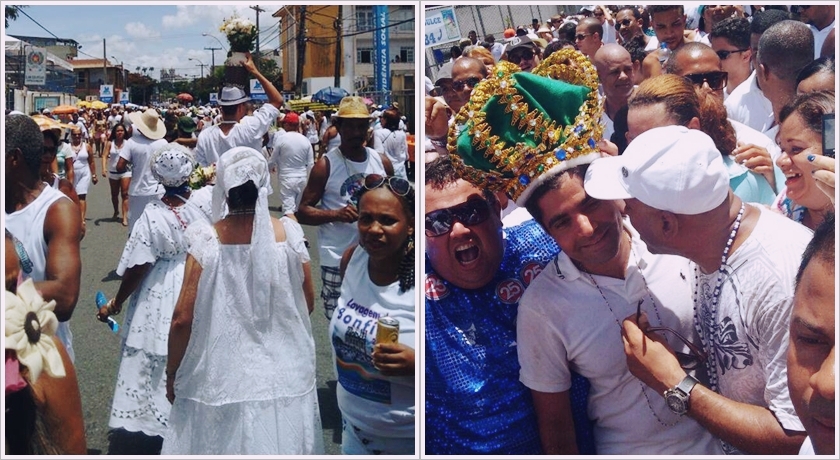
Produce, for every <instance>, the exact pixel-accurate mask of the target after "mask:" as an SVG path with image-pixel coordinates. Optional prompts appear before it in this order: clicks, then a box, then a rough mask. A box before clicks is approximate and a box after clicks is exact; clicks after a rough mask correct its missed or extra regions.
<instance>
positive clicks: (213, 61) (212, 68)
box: [204, 48, 221, 75]
mask: <svg viewBox="0 0 840 460" xmlns="http://www.w3.org/2000/svg"><path fill="white" fill-rule="evenodd" d="M204 49H206V50H210V54H211V56H212V57H211V58H210V75H213V74H214V73H215V72H216V51H217V50H220V49H221V48H204Z"/></svg>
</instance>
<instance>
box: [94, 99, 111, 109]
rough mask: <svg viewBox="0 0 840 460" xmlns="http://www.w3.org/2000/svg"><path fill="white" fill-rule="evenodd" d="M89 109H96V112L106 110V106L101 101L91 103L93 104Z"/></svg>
mask: <svg viewBox="0 0 840 460" xmlns="http://www.w3.org/2000/svg"><path fill="white" fill-rule="evenodd" d="M90 108H92V109H96V110H102V109H107V108H108V104H106V103H104V102H102V101H93V102H91V103H90Z"/></svg>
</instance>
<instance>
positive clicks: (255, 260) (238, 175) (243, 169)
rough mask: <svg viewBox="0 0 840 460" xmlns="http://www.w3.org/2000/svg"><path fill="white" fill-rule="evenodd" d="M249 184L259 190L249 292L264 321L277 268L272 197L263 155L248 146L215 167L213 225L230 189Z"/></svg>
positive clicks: (225, 155)
mask: <svg viewBox="0 0 840 460" xmlns="http://www.w3.org/2000/svg"><path fill="white" fill-rule="evenodd" d="M248 181H252V182H253V183H254V185H256V186H257V190H258V191H259V195H258V197H257V203H256V206H255V208H254V226H253V230H252V231H251V268H252V270H253V272H252V277H251V280H252V286H251V292H252V293H253V295H254V297H253V299H254V304H255V306H256V310H255V311H256V312H257V313H258V316H260V317H261V318H266V317H267V316H268V311H269V305H268V295H269V290H268V287H269V283H268V280H270V279H271V278H270V276H271V273H272V270H273V269H274V268H276V267H278V261H277V260H275V259H276V255H277V254H278V253H277V252H276V251H275V250H274V249H275V244H274V229H273V227H272V225H271V216H270V215H269V214H268V195H270V194H271V184H270V183H269V182H270V181H269V173H268V162H267V161H266V159H265V156H263V154H262V153H260V152H259V151H257V150H254V149H252V148H250V147H234V148H232V149H230V150H228V151H226V152H225V153H223V154H222V155H221V157H220V158H219V161H218V163H217V164H216V185H215V186H214V187H213V222H218V221H220V220H221V219H223V218H224V217H225V216H226V215H227V211H228V209H227V197H228V194H229V192H230V189H232V188H234V187H238V186H240V185H242V184H244V183H246V182H248Z"/></svg>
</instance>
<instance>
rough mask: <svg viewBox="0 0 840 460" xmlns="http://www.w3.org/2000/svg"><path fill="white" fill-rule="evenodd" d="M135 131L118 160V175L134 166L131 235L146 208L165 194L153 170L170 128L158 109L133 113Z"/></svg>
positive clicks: (132, 121) (130, 185) (131, 188)
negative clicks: (151, 166) (150, 163)
mask: <svg viewBox="0 0 840 460" xmlns="http://www.w3.org/2000/svg"><path fill="white" fill-rule="evenodd" d="M128 118H130V119H131V124H132V126H133V127H134V129H133V131H134V133H133V134H132V135H131V139H129V140H127V141H125V143H124V144H123V148H122V149H121V150H120V159H119V160H117V174H124V173H125V172H126V171H128V164H129V163H131V183H130V184H129V185H128V234H129V235H130V234H131V231H132V230H133V229H134V223H135V222H137V219H139V218H140V216H141V215H142V214H143V209H144V208H145V207H146V204H147V203H149V202H151V201H153V200H155V199H157V198H158V197H159V196H160V194H161V193H162V190H161V187H160V183H159V182H158V181H157V179H155V177H154V175H153V174H152V171H151V168H150V167H149V160H150V159H151V157H152V154H153V153H154V152H155V151H157V150H158V149H159V148H161V147H163V146H164V145H166V143H167V142H166V140H164V139H163V136H165V135H166V126H164V124H163V120H161V119H160V117H159V116H158V113H157V111H156V110H155V109H148V110H146V111H145V112H132V113H131V115H129V116H128Z"/></svg>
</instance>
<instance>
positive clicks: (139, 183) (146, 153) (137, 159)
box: [120, 130, 166, 196]
mask: <svg viewBox="0 0 840 460" xmlns="http://www.w3.org/2000/svg"><path fill="white" fill-rule="evenodd" d="M165 145H166V140H164V139H158V140H156V141H153V140H151V139H149V138H148V137H146V136H144V135H143V133H141V132H140V130H135V131H134V135H133V136H131V139H128V140H127V141H125V143H124V144H123V148H122V150H121V151H120V158H125V159H126V161H128V162H129V163H131V183H129V184H128V194H129V195H134V196H153V195H157V194H159V193H161V191H162V190H163V188H162V187H161V186H160V182H158V180H157V179H155V176H154V175H153V174H152V168H151V164H150V162H151V159H152V154H153V153H155V151H156V150H157V149H159V148H162V147H164V146H165Z"/></svg>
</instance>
